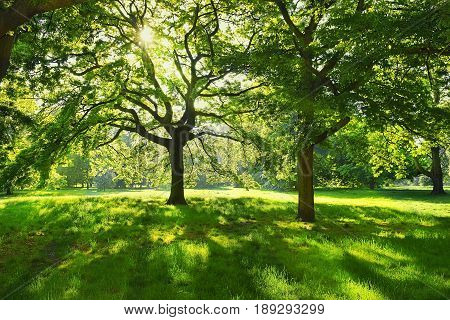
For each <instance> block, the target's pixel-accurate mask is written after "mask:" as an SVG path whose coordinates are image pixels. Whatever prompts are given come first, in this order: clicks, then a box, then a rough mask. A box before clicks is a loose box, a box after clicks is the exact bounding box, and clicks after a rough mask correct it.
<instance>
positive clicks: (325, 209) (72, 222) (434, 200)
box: [0, 189, 450, 299]
mask: <svg viewBox="0 0 450 320" xmlns="http://www.w3.org/2000/svg"><path fill="white" fill-rule="evenodd" d="M187 196H188V201H189V202H190V204H191V205H190V206H189V207H174V206H166V205H164V200H165V198H166V197H167V193H166V192H162V191H148V190H147V191H130V192H117V191H113V192H99V193H98V192H96V191H82V190H79V191H58V192H33V193H21V194H19V195H17V196H15V197H10V198H0V298H4V299H446V298H448V297H450V280H449V266H450V257H449V248H450V241H449V237H448V236H449V230H450V228H449V227H450V196H442V197H432V196H429V194H428V191H420V190H408V191H401V190H387V191H367V190H321V191H318V192H317V199H316V202H317V211H318V222H317V223H314V224H305V223H300V222H296V221H295V219H294V218H295V210H296V196H295V194H293V193H280V192H270V191H245V190H241V189H226V190H189V191H188V192H187Z"/></svg>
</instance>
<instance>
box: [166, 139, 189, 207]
mask: <svg viewBox="0 0 450 320" xmlns="http://www.w3.org/2000/svg"><path fill="white" fill-rule="evenodd" d="M180 140H181V138H180V139H178V137H174V139H173V140H172V143H171V145H170V147H169V154H170V167H171V171H172V185H171V188H170V197H169V200H167V204H172V205H186V204H187V202H186V199H185V198H184V161H183V143H182V142H181V141H180Z"/></svg>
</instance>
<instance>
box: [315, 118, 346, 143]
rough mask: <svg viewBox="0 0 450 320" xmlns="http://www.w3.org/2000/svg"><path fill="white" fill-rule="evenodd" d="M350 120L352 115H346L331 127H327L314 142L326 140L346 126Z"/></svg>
mask: <svg viewBox="0 0 450 320" xmlns="http://www.w3.org/2000/svg"><path fill="white" fill-rule="evenodd" d="M349 122H350V117H345V118H342V119H341V120H339V121H338V122H337V123H336V124H335V125H333V126H332V127H331V128H329V129H327V130H326V131H324V132H323V133H321V134H320V135H318V136H317V137H316V138H315V139H314V140H313V144H319V143H321V142H323V141H325V140H326V139H327V138H328V137H330V136H332V135H333V134H335V133H336V132H338V131H339V130H340V129H342V128H343V127H345V126H346V125H347V124H348V123H349Z"/></svg>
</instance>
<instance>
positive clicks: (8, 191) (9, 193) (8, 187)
mask: <svg viewBox="0 0 450 320" xmlns="http://www.w3.org/2000/svg"><path fill="white" fill-rule="evenodd" d="M5 191H6V195H7V196H12V194H13V193H12V189H11V187H10V186H7V187H6V188H5Z"/></svg>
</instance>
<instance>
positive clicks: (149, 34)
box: [139, 27, 153, 44]
mask: <svg viewBox="0 0 450 320" xmlns="http://www.w3.org/2000/svg"><path fill="white" fill-rule="evenodd" d="M139 37H140V39H141V41H142V42H143V43H145V44H149V43H151V42H152V41H153V31H152V29H150V28H149V27H144V28H143V29H142V30H141V32H140V33H139Z"/></svg>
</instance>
